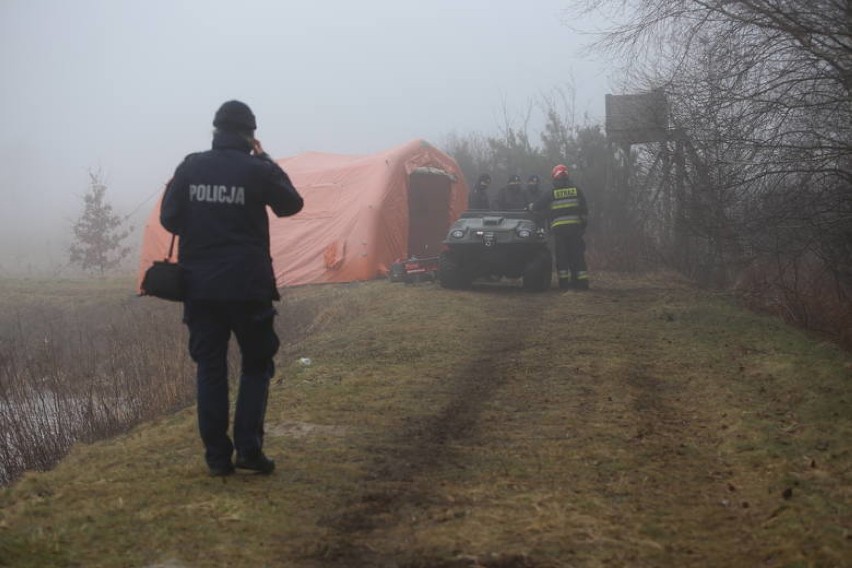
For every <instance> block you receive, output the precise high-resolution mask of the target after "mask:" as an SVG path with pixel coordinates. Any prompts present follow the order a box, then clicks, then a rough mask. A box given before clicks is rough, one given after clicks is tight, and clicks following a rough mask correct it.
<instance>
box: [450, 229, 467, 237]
mask: <svg viewBox="0 0 852 568" xmlns="http://www.w3.org/2000/svg"><path fill="white" fill-rule="evenodd" d="M450 236H451V237H452V238H454V239H460V238H462V237H463V236H464V231H462V230H461V229H455V230H452V231H450Z"/></svg>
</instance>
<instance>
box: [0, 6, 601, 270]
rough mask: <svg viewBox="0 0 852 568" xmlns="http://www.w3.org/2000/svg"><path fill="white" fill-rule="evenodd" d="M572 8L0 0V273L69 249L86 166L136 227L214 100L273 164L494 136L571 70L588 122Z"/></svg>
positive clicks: (597, 75) (591, 83) (204, 141)
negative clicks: (230, 103) (249, 131)
mask: <svg viewBox="0 0 852 568" xmlns="http://www.w3.org/2000/svg"><path fill="white" fill-rule="evenodd" d="M571 4H572V3H571V0H527V1H517V0H490V1H489V0H357V1H356V0H326V1H323V0H299V1H298V2H295V1H284V0H279V1H274V0H269V1H244V2H239V3H238V2H233V1H226V0H183V1H176V0H145V1H144V2H143V1H135V0H126V1H121V0H67V1H64V0H0V78H2V79H0V124H1V125H2V126H0V203H2V205H1V206H0V274H3V273H5V272H6V271H8V270H9V269H10V267H12V268H14V266H13V265H16V264H21V263H32V255H33V254H40V255H41V256H42V257H45V256H47V257H49V258H48V259H47V260H50V261H52V262H55V263H57V264H62V263H64V262H65V261H66V260H67V259H66V255H64V253H63V250H64V249H65V248H66V247H67V245H68V243H70V240H71V224H72V222H73V219H75V218H76V217H77V216H78V215H79V213H80V211H81V210H82V202H81V196H82V195H83V194H84V193H85V191H86V189H87V183H88V179H89V178H88V171H89V170H101V171H102V172H103V173H104V174H105V177H106V181H107V185H108V187H109V189H108V191H107V197H108V199H109V200H110V202H111V203H112V204H113V205H114V207H115V208H116V210H117V211H118V212H119V213H122V214H129V213H131V212H132V211H133V210H134V209H136V208H137V207H139V209H138V210H137V211H136V212H135V213H134V214H132V215H131V222H132V223H133V224H135V225H136V226H137V227H139V226H141V225H143V224H144V222H145V219H146V217H147V214H148V212H149V211H150V209H151V207H152V206H153V204H154V201H155V199H156V197H155V196H154V194H156V193H158V191H159V190H160V189H161V188H162V185H163V183H164V182H165V181H166V180H168V178H169V177H170V176H171V174H172V172H173V170H174V168H175V167H176V166H177V164H178V163H179V162H180V160H181V159H182V158H183V156H184V155H186V154H188V153H190V152H193V151H198V150H203V149H206V148H208V147H209V144H210V135H211V131H212V124H211V122H212V118H213V113H214V112H215V110H216V108H218V106H219V105H220V104H221V103H222V102H224V101H226V100H228V99H232V98H236V99H240V100H242V101H244V102H246V103H248V104H249V106H251V108H252V110H253V111H254V113H255V115H256V116H257V120H258V130H257V133H256V134H257V137H258V138H259V139H260V140H261V141H262V142H263V144H264V146H265V148H266V149H267V151H269V153H270V154H271V155H272V156H273V157H275V158H280V157H284V156H289V155H293V154H296V153H299V152H303V151H308V150H314V151H322V152H337V153H345V154H368V153H372V152H376V151H379V150H383V149H386V148H390V147H393V146H396V145H399V144H402V143H405V142H407V141H409V140H411V139H414V138H424V139H426V140H429V141H430V142H432V143H434V144H436V145H438V146H440V145H441V143H442V142H443V141H444V140H445V139H446V137H447V135H449V134H450V133H453V132H455V133H457V134H460V135H464V134H468V133H472V132H477V133H480V134H486V135H496V134H497V133H498V132H499V127H500V125H501V124H502V123H503V111H504V109H508V110H509V111H510V112H512V113H517V115H522V114H524V113H525V111H526V109H527V107H528V106H529V105H530V104H531V103H532V104H534V103H535V102H536V101H537V100H539V99H540V98H541V97H542V96H543V95H545V94H547V93H550V92H552V91H553V90H554V89H555V88H566V86H567V85H569V84H570V83H571V82H572V81H573V83H574V84H575V87H576V103H577V110H578V111H579V113H580V114H583V113H586V114H588V115H589V117H590V118H591V120H592V121H593V122H602V121H603V109H604V95H605V94H606V93H607V92H611V89H609V87H608V85H609V81H608V79H609V77H608V73H607V70H606V69H605V67H604V66H603V64H602V63H601V62H600V61H596V60H595V59H593V57H592V55H590V54H589V53H588V52H586V51H585V50H584V46H585V45H586V44H588V43H589V42H590V41H591V39H592V38H591V37H590V36H586V35H582V34H580V33H578V32H577V31H576V29H575V28H577V27H581V29H582V23H580V22H571V26H570V27H569V26H568V25H566V14H565V10H566V9H567V8H570V7H571ZM586 29H591V27H589V28H586ZM534 112H535V114H540V113H538V111H534ZM538 126H539V125H538V124H534V125H533V128H532V131H531V132H530V134H531V135H533V136H534V141H536V142H538V131H537V127H538ZM146 200H147V201H146ZM140 205H141V207H140ZM129 244H131V245H132V246H134V247H135V246H136V244H137V242H130V243H129ZM42 248H44V249H45V250H49V251H50V252H46V253H43V254H42V253H32V252H31V251H38V250H40V249H42ZM34 264H43V263H34Z"/></svg>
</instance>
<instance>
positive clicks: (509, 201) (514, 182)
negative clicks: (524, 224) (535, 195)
mask: <svg viewBox="0 0 852 568" xmlns="http://www.w3.org/2000/svg"><path fill="white" fill-rule="evenodd" d="M529 202H530V199H529V197H527V195H526V192H524V188H523V186H522V185H521V176H519V175H513V176H512V177H510V178H509V183H508V184H507V185H506V187H504V188H502V189H501V190H500V193H499V194H498V195H497V210H498V211H523V210H524V209H525V208H526V206H527V204H528V203H529Z"/></svg>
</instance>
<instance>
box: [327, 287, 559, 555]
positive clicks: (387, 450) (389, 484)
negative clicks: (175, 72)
mask: <svg viewBox="0 0 852 568" xmlns="http://www.w3.org/2000/svg"><path fill="white" fill-rule="evenodd" d="M476 293H482V292H479V291H478V292H476ZM486 293H487V292H486ZM507 294H508V295H509V296H510V297H508V298H507V297H506V295H507ZM494 295H495V301H494V302H491V303H489V304H487V305H488V307H489V310H488V311H486V312H483V313H482V318H483V319H487V320H490V321H491V320H495V319H502V320H506V321H508V322H511V323H509V324H507V325H503V326H499V327H498V330H497V331H496V332H491V331H490V332H489V335H488V340H487V341H483V342H475V341H472V342H471V345H477V344H479V345H482V346H483V347H482V348H481V349H480V351H479V352H476V353H472V354H471V356H470V357H469V358H468V359H467V361H466V364H465V365H464V366H462V367H460V368H458V369H457V370H456V371H455V372H454V373H452V374H451V375H450V376H447V377H446V378H444V379H442V382H441V386H442V389H445V392H447V396H448V398H449V400H448V401H447V402H446V404H444V405H443V407H441V408H439V409H437V411H436V412H435V413H431V414H427V415H421V416H416V417H411V418H408V419H406V420H405V423H404V425H403V427H402V428H401V429H400V430H399V432H398V433H397V434H396V435H390V436H389V437H388V438H387V439H385V440H383V441H382V442H381V444H380V445H379V444H377V445H374V446H372V447H371V448H370V452H371V454H372V455H373V462H372V464H371V466H370V467H369V468H368V469H367V472H366V474H365V475H364V476H363V484H364V489H365V490H364V491H363V492H362V493H361V494H359V495H356V496H354V497H353V498H352V499H350V500H348V501H347V502H345V503H341V504H340V506H339V507H337V511H338V512H337V513H335V514H334V515H333V516H330V517H326V518H325V519H323V520H322V521H321V524H322V525H323V526H325V527H326V528H328V529H330V530H331V531H332V532H331V534H330V535H329V539H328V541H327V542H326V543H324V544H323V546H322V547H321V549H320V550H319V552H318V553H317V554H314V555H313V559H314V560H315V561H319V564H318V565H319V566H328V567H354V566H386V565H392V566H398V567H410V568H414V567H420V566H423V567H426V566H429V567H433V568H440V567H443V566H446V567H447V568H449V567H451V566H452V567H456V566H458V567H462V566H471V565H476V566H488V567H490V568H521V567H532V566H534V565H533V564H531V563H529V559H527V558H525V557H517V558H516V557H513V556H508V557H507V556H495V557H493V558H491V559H477V560H476V561H475V562H474V561H473V560H470V559H467V560H465V559H460V560H458V561H449V563H448V561H447V560H446V558H444V559H440V560H437V559H431V560H430V559H424V558H411V559H409V560H405V559H402V558H400V557H399V556H400V555H399V554H395V553H393V552H392V551H384V552H382V551H379V550H375V549H374V548H372V547H370V546H367V545H362V544H357V543H356V541H360V542H363V541H364V540H368V539H369V537H370V535H371V534H374V533H377V532H378V531H382V530H386V529H390V528H392V527H394V526H397V525H399V524H402V523H405V522H407V519H404V518H402V517H401V515H400V514H399V511H400V510H402V509H405V508H406V506H409V505H411V506H415V507H416V506H418V505H424V504H425V505H428V504H430V503H431V502H432V501H433V500H434V497H430V495H429V494H428V492H426V491H423V490H422V488H421V486H420V485H419V484H417V483H414V482H415V481H416V480H417V479H418V478H421V477H423V476H427V475H428V474H429V473H430V472H432V471H435V470H437V469H439V468H441V467H445V466H447V465H448V464H449V465H451V466H452V465H456V464H453V452H454V451H455V450H454V449H453V447H452V445H453V444H454V443H455V442H458V441H461V440H465V439H469V438H470V437H471V436H472V435H475V433H474V431H475V429H476V427H477V425H478V423H479V418H480V415H481V413H482V411H483V409H484V408H485V406H486V405H487V404H488V402H489V401H491V400H493V399H494V398H495V397H496V396H497V393H498V392H499V390H500V389H501V387H502V386H503V385H505V384H506V383H507V381H509V380H510V379H511V376H512V370H513V365H512V362H513V360H514V359H516V358H517V354H518V353H519V352H520V351H522V350H523V349H524V348H525V343H524V340H523V338H525V337H529V336H530V332H532V331H533V330H537V329H538V328H539V326H540V317H539V316H540V315H541V314H543V313H544V311H545V310H547V309H548V307H549V305H550V302H551V301H552V300H553V295H551V294H546V295H545V294H542V295H536V296H530V295H529V294H528V293H522V292H517V291H515V290H512V291H500V292H494ZM503 298H506V300H507V301H503ZM519 338H520V339H519ZM514 368H516V366H514ZM413 398H415V399H416V398H418V397H417V396H416V395H415V396H414V397H413ZM458 467H463V466H458ZM471 562H474V564H471Z"/></svg>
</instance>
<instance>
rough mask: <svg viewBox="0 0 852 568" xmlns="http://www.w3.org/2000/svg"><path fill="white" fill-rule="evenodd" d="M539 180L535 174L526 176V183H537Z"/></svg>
mask: <svg viewBox="0 0 852 568" xmlns="http://www.w3.org/2000/svg"><path fill="white" fill-rule="evenodd" d="M540 181H541V180H540V179H539V177H538V176H537V175H535V174H533V175H531V176H530V177H528V178H527V185H538V184H539V182H540Z"/></svg>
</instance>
